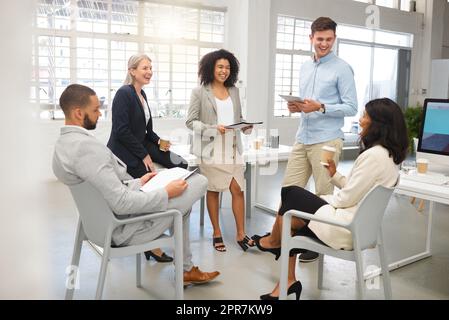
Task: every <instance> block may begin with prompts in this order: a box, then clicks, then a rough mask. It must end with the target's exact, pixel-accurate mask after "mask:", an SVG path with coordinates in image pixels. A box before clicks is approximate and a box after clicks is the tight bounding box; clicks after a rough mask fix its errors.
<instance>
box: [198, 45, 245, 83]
mask: <svg viewBox="0 0 449 320" xmlns="http://www.w3.org/2000/svg"><path fill="white" fill-rule="evenodd" d="M220 59H226V60H228V61H229V65H230V67H231V72H230V74H229V77H228V78H227V79H226V81H225V82H224V85H225V87H227V88H229V87H232V86H234V84H235V83H236V82H237V78H238V74H239V65H240V63H239V61H238V60H237V58H236V57H235V56H234V55H233V54H232V53H231V52H229V51H227V50H224V49H220V50H216V51H212V52H209V53H208V54H206V55H204V56H203V57H202V58H201V60H200V64H199V68H198V77H199V78H200V83H201V84H202V85H208V84H211V83H212V82H213V81H214V70H215V63H216V62H217V60H220Z"/></svg>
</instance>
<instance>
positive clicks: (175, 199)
mask: <svg viewBox="0 0 449 320" xmlns="http://www.w3.org/2000/svg"><path fill="white" fill-rule="evenodd" d="M59 104H60V106H61V109H62V111H63V112H64V115H65V126H64V127H62V128H61V136H60V137H59V139H58V141H57V142H56V145H55V152H54V155H53V172H54V173H55V175H56V177H57V178H58V179H59V180H60V181H62V182H63V183H64V184H66V185H75V184H79V183H82V182H84V181H88V182H89V183H90V184H92V185H93V186H94V187H95V188H96V189H97V190H98V191H99V192H100V193H101V194H102V195H103V197H104V198H105V200H106V202H107V203H108V205H109V206H110V207H111V209H112V211H113V212H114V213H115V214H116V215H133V214H141V213H148V212H157V211H165V210H168V209H178V210H180V211H181V212H182V213H183V250H184V257H183V258H184V260H183V264H184V266H183V268H184V284H185V285H187V284H198V283H205V282H208V281H211V280H212V279H214V278H216V277H217V276H218V275H219V272H218V271H214V272H202V271H201V270H200V269H199V268H198V267H196V266H194V265H193V263H192V253H191V251H190V239H189V215H190V211H191V208H192V205H193V203H195V202H196V201H197V200H198V199H200V198H201V197H202V196H203V195H204V194H205V192H206V187H207V179H206V178H205V177H204V176H202V175H199V174H196V175H193V176H192V177H191V178H189V182H190V183H189V184H187V182H186V181H185V180H175V181H172V182H171V183H169V184H168V185H167V186H166V187H165V188H160V189H157V190H154V191H152V192H149V193H146V192H142V191H140V190H139V188H140V187H141V186H142V185H143V184H145V183H146V182H147V181H148V180H150V179H151V178H152V177H154V175H155V174H156V173H147V174H145V175H144V176H142V177H141V178H140V179H133V178H132V177H131V176H130V175H128V174H127V173H126V165H125V164H124V163H123V162H122V161H121V160H120V159H119V158H117V157H116V156H115V155H114V154H113V153H112V152H111V151H110V150H109V149H108V148H107V147H106V146H105V145H103V144H102V143H101V142H100V141H98V140H97V139H96V138H95V137H94V136H93V135H92V134H91V133H90V132H89V130H93V129H95V127H96V124H97V120H98V118H99V117H100V115H101V112H100V103H99V100H98V97H97V95H96V94H95V91H93V90H92V89H90V88H88V87H86V86H82V85H78V84H72V85H70V86H68V87H67V88H66V89H65V90H64V92H63V93H62V95H61V98H60V100H59ZM172 225H173V218H172V217H163V218H159V219H155V220H152V221H145V222H139V223H132V224H128V225H125V226H122V227H119V228H117V229H115V230H114V232H113V234H112V241H113V244H114V245H116V246H126V245H132V244H139V243H144V242H148V241H151V240H153V239H156V238H158V237H159V236H161V235H162V234H163V233H164V232H165V231H166V230H167V229H169V228H170V227H171V226H172Z"/></svg>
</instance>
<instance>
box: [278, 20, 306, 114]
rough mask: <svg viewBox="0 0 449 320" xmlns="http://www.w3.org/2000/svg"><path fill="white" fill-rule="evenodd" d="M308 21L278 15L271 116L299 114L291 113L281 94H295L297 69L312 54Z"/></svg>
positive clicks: (297, 88) (296, 90)
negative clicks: (272, 113)
mask: <svg viewBox="0 0 449 320" xmlns="http://www.w3.org/2000/svg"><path fill="white" fill-rule="evenodd" d="M310 25H311V22H309V21H304V20H299V19H295V18H292V17H286V16H278V26H277V37H276V72H275V84H274V87H275V88H274V96H275V98H274V116H275V117H284V116H298V115H299V114H298V113H293V114H290V112H289V111H288V109H287V107H286V103H285V101H284V100H283V99H282V98H280V97H279V95H280V94H293V95H297V94H298V91H299V69H300V68H301V65H302V64H303V63H304V61H306V60H307V59H310V57H311V56H312V48H311V44H310V40H309V34H310Z"/></svg>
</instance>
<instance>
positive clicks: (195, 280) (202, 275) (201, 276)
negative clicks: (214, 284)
mask: <svg viewBox="0 0 449 320" xmlns="http://www.w3.org/2000/svg"><path fill="white" fill-rule="evenodd" d="M219 274H220V272H218V271H214V272H203V271H201V270H200V269H199V268H198V267H195V266H194V267H192V269H190V271H184V285H185V286H186V285H189V284H202V283H206V282H209V281H211V280H213V279H215V278H216V277H218V275H219Z"/></svg>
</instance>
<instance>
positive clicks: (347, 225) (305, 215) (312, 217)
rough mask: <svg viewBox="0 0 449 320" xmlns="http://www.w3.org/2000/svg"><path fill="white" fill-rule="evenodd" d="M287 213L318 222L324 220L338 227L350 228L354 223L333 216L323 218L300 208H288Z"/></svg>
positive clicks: (323, 221)
mask: <svg viewBox="0 0 449 320" xmlns="http://www.w3.org/2000/svg"><path fill="white" fill-rule="evenodd" d="M285 215H289V216H293V217H298V218H303V219H307V220H314V221H318V222H322V223H326V224H330V225H333V226H336V227H342V228H345V229H348V230H351V229H352V223H344V222H341V221H338V220H336V219H331V218H321V217H317V216H315V215H313V214H310V213H307V212H303V211H298V210H288V211H287V212H286V213H285V214H284V216H285Z"/></svg>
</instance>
